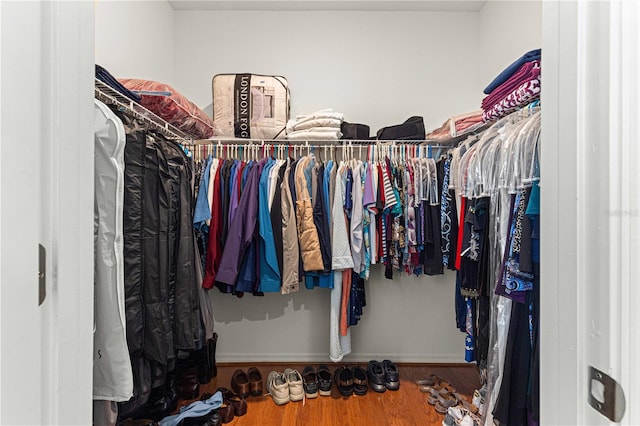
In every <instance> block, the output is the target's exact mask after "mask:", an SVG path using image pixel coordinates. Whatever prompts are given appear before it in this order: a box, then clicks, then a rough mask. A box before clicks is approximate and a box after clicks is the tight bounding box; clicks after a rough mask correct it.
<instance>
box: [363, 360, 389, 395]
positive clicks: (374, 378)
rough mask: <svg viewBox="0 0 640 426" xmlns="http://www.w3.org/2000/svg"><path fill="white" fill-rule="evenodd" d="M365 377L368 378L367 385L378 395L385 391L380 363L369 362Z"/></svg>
mask: <svg viewBox="0 0 640 426" xmlns="http://www.w3.org/2000/svg"><path fill="white" fill-rule="evenodd" d="M367 375H368V376H369V385H370V386H371V389H373V390H374V391H376V392H380V393H382V392H384V391H386V390H387V387H386V386H385V381H384V369H383V368H382V363H381V362H378V361H375V360H372V361H369V365H368V367H367Z"/></svg>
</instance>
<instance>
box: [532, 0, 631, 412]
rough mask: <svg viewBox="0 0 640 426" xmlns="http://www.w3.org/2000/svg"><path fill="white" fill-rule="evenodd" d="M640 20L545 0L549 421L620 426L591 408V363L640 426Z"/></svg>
mask: <svg viewBox="0 0 640 426" xmlns="http://www.w3.org/2000/svg"><path fill="white" fill-rule="evenodd" d="M639 18H640V8H639V7H638V5H637V4H635V3H634V2H631V1H628V2H627V1H621V2H610V3H609V2H589V1H576V2H556V1H553V2H543V32H542V33H543V47H542V49H543V60H544V91H543V93H542V103H543V105H544V108H543V112H542V114H543V115H542V121H543V126H542V145H541V182H540V186H541V208H542V214H541V239H542V241H541V314H540V329H541V333H540V336H541V341H540V347H541V354H540V356H541V358H540V359H541V361H540V374H541V392H540V411H541V424H558V425H564V424H611V422H610V421H609V420H608V419H607V418H605V417H604V416H602V415H601V414H599V413H598V412H597V411H595V410H594V409H593V408H591V406H590V405H589V403H588V386H589V384H590V380H589V379H588V367H589V365H593V366H594V367H596V368H597V369H599V370H601V371H603V372H605V373H606V374H608V375H609V376H611V377H612V378H613V379H615V380H616V381H618V382H619V383H620V384H621V385H622V388H623V389H624V391H625V393H626V395H625V397H626V408H627V411H626V414H625V415H624V417H623V418H622V421H621V423H622V424H627V425H633V424H640V398H639V390H640V377H639V376H640V369H639V367H638V366H637V365H636V364H637V363H636V362H635V358H633V359H631V357H632V356H633V355H631V354H634V355H635V354H637V353H638V350H640V343H639V342H638V341H637V332H636V331H635V329H634V327H633V324H636V323H637V321H639V320H640V316H639V314H638V309H637V306H634V305H633V302H634V301H637V300H638V297H640V290H639V288H638V286H637V284H636V285H633V284H634V283H633V282H632V278H633V276H632V273H631V268H632V265H634V264H635V263H637V261H638V255H637V253H638V252H639V251H640V213H638V212H639V211H640V200H639V198H640V197H639V196H638V190H637V187H636V186H635V185H637V182H638V181H639V179H640V172H639V171H638V170H639V168H638V165H637V159H638V155H640V150H639V149H638V148H637V141H636V140H634V137H633V136H634V135H638V134H639V132H640V127H639V123H640V117H639V111H640V109H638V106H637V102H638V99H640V86H639V85H638V83H637V82H636V81H635V78H636V76H637V69H638V67H639V66H640V53H639V51H638V48H639V46H640V32H639V31H638V29H637V27H636V25H637V24H636V23H635V22H637V21H635V22H634V19H635V20H637V19H639ZM636 139H637V138H636ZM634 188H635V189H634ZM594 235H597V236H598V237H597V238H595V237H594ZM634 253H635V256H634ZM635 356H637V355H635Z"/></svg>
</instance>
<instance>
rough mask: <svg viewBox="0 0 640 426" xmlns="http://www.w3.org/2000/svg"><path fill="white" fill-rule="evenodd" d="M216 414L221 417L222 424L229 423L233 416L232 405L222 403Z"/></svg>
mask: <svg viewBox="0 0 640 426" xmlns="http://www.w3.org/2000/svg"><path fill="white" fill-rule="evenodd" d="M218 414H220V417H222V423H229V422H230V421H232V420H233V417H234V416H235V413H234V408H233V404H231V403H229V402H223V403H222V405H221V406H220V408H218Z"/></svg>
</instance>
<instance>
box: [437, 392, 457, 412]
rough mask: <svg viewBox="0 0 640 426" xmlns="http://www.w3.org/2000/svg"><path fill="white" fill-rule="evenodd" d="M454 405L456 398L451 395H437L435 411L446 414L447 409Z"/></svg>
mask: <svg viewBox="0 0 640 426" xmlns="http://www.w3.org/2000/svg"><path fill="white" fill-rule="evenodd" d="M456 405H458V400H457V399H456V398H455V397H454V396H453V395H447V396H446V397H442V396H439V397H438V402H437V403H436V411H437V412H438V413H440V414H447V410H448V409H449V408H450V407H455V406H456Z"/></svg>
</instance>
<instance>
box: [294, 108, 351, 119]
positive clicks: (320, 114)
mask: <svg viewBox="0 0 640 426" xmlns="http://www.w3.org/2000/svg"><path fill="white" fill-rule="evenodd" d="M314 118H335V119H336V120H341V121H344V114H343V113H341V112H334V111H333V109H331V108H327V109H322V110H320V111H316V112H313V113H311V114H300V115H296V120H304V119H314Z"/></svg>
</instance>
